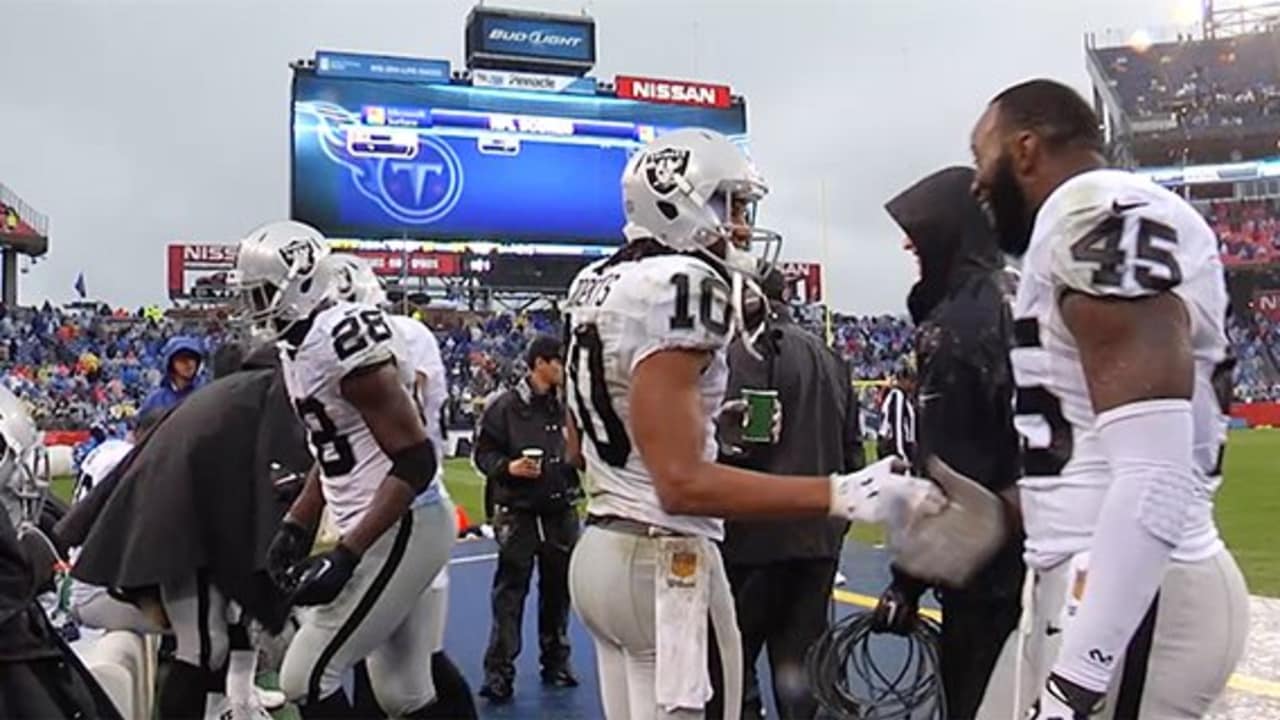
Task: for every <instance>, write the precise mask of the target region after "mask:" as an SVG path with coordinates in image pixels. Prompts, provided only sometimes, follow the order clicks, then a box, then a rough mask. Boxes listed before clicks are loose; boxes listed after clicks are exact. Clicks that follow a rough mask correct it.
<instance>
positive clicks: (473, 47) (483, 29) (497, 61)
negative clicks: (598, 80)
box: [467, 7, 596, 74]
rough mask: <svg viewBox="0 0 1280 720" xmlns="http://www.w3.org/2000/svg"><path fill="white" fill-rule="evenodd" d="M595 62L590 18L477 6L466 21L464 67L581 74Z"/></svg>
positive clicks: (594, 37) (594, 32)
mask: <svg viewBox="0 0 1280 720" xmlns="http://www.w3.org/2000/svg"><path fill="white" fill-rule="evenodd" d="M595 60H596V31H595V21H593V20H592V19H591V18H587V17H577V16H558V15H546V14H542V13H526V12H517V11H510V10H489V9H485V8H482V7H477V8H476V9H474V10H472V12H471V15H470V17H468V19H467V64H468V66H470V67H473V68H488V69H505V70H533V71H542V72H547V71H550V72H562V73H563V72H572V73H575V74H580V73H583V72H586V71H587V70H589V69H591V67H592V66H593V65H594V64H595Z"/></svg>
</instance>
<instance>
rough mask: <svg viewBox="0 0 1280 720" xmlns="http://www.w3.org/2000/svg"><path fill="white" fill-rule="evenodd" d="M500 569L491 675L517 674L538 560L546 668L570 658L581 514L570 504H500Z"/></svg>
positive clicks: (488, 658) (496, 527) (487, 666)
mask: <svg viewBox="0 0 1280 720" xmlns="http://www.w3.org/2000/svg"><path fill="white" fill-rule="evenodd" d="M493 532H494V536H495V537H496V538H497V539H498V569H497V570H496V571H495V572H494V574H493V593H492V600H493V627H492V630H491V631H490V633H489V649H488V650H486V651H485V654H484V671H485V675H486V676H494V675H497V676H502V677H506V678H508V679H511V678H514V677H515V672H516V671H515V659H516V656H517V655H519V654H520V628H521V626H522V624H523V619H524V599H525V596H526V595H528V594H529V577H530V576H531V575H532V574H533V565H534V561H535V560H536V561H537V564H538V645H539V649H540V651H541V657H540V660H541V663H542V668H543V670H556V669H559V668H562V667H565V666H566V665H567V664H568V662H569V628H568V625H569V554H570V553H571V552H572V551H573V546H574V543H576V542H577V541H578V515H577V513H576V512H574V510H573V508H571V507H566V508H564V509H563V510H558V511H554V512H550V513H543V514H536V513H533V512H525V511H521V510H512V509H510V508H504V507H499V508H497V511H496V512H495V513H494V515H493Z"/></svg>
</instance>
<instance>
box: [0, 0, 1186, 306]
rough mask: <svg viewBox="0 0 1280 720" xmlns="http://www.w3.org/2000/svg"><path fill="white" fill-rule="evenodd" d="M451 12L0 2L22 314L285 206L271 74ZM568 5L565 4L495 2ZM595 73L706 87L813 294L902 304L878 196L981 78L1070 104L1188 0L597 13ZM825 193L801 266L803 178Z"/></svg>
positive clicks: (2, 143)
mask: <svg viewBox="0 0 1280 720" xmlns="http://www.w3.org/2000/svg"><path fill="white" fill-rule="evenodd" d="M472 4H473V2H472V0H412V1H398V2H391V1H388V0H310V1H307V2H300V1H299V2H288V1H285V0H149V1H143V0H138V1H132V2H130V1H125V0H81V1H75V0H0V78H3V81H2V85H0V98H3V100H2V101H0V182H4V183H6V184H8V185H9V186H10V187H11V188H13V189H14V190H15V191H16V192H18V193H19V194H20V195H21V196H22V197H23V198H25V199H26V200H27V202H29V203H30V204H31V205H33V206H34V207H36V208H37V209H39V210H41V211H43V212H45V213H46V214H47V215H49V216H50V219H51V226H52V232H51V244H50V248H51V249H50V253H49V255H48V256H46V258H45V259H44V260H43V261H41V263H40V264H39V265H38V266H37V267H35V268H34V269H32V271H31V272H30V273H29V274H27V275H24V276H23V277H22V283H23V287H22V301H23V302H24V303H35V302H41V301H43V300H44V299H46V298H49V299H52V300H54V301H65V300H68V299H70V298H71V297H72V296H73V291H72V284H73V283H74V281H75V278H76V275H77V274H78V273H79V272H81V271H83V272H84V273H85V276H86V279H87V283H88V286H89V290H90V293H91V295H92V296H93V297H95V298H98V299H102V300H106V301H108V302H111V303H113V304H127V305H131V306H136V305H138V304H141V303H149V302H161V301H163V300H164V294H165V275H164V272H165V270H164V268H165V256H164V248H165V246H166V245H167V244H169V243H171V242H194V243H206V242H207V243H221V242H231V241H234V240H235V239H237V238H238V237H239V236H240V234H241V233H243V232H245V231H246V230H248V229H249V228H251V227H253V226H254V225H257V224H258V223H260V222H264V221H266V220H270V219H276V218H281V217H284V216H285V215H286V214H287V213H288V149H289V128H288V120H289V80H290V71H289V69H288V67H287V64H288V62H289V61H291V60H293V59H296V58H301V57H311V56H312V54H313V53H314V51H315V50H316V49H317V48H323V49H335V50H351V51H366V52H380V53H388V54H403V55H413V56H419V57H443V58H447V59H449V60H451V61H453V63H454V66H455V67H460V66H461V65H462V44H463V43H462V28H463V21H464V18H465V17H466V13H467V11H468V9H469V8H470V7H471V5H472ZM490 4H497V5H502V6H504V7H522V8H538V9H545V10H550V11H569V12H576V11H578V10H580V9H581V8H582V7H583V5H584V3H583V2H581V1H580V0H537V1H536V2H531V1H530V0H504V2H501V3H490ZM585 4H586V5H587V6H588V7H589V9H590V12H591V13H592V14H593V15H594V17H595V18H596V23H597V29H598V30H597V32H598V43H599V58H600V61H599V63H598V64H597V66H596V70H595V71H594V72H593V74H594V75H596V76H598V77H600V78H602V79H611V78H612V77H613V75H614V74H615V73H618V72H622V73H631V74H637V75H651V76H656V77H671V78H681V79H703V80H707V81H713V82H725V83H728V84H730V85H732V86H733V88H734V90H735V92H738V93H740V94H743V95H745V96H746V97H747V102H748V125H749V129H750V132H751V135H752V154H753V156H754V158H755V160H756V162H757V164H758V165H759V166H760V168H761V170H762V171H763V173H764V174H765V176H766V177H767V178H768V180H769V181H770V184H771V185H772V188H773V192H772V194H771V196H770V198H769V199H768V200H766V202H765V203H764V205H763V206H762V208H761V224H763V225H768V226H770V227H772V228H773V229H776V230H779V231H780V232H782V233H783V235H784V236H785V237H786V243H785V245H784V250H783V255H784V257H785V258H788V259H794V260H823V259H825V261H826V264H827V288H828V290H829V295H830V298H831V300H832V302H833V305H834V306H835V307H836V308H837V309H840V310H846V311H854V312H882V311H890V312H900V311H901V310H902V308H903V298H904V296H905V293H906V290H907V287H908V286H909V284H910V283H911V281H912V277H911V276H912V274H913V272H914V265H913V264H912V263H911V262H909V261H908V259H907V258H906V257H905V256H904V255H903V254H902V252H901V251H900V249H899V245H900V233H899V232H898V230H897V228H896V227H895V226H894V225H893V223H892V222H891V221H890V220H889V219H888V218H887V216H886V215H885V214H884V211H883V210H882V208H881V206H882V204H883V202H884V201H885V200H886V199H888V198H889V197H890V196H892V195H893V194H894V193H895V192H896V191H898V190H899V189H901V188H903V187H905V186H906V185H908V184H910V183H911V182H913V181H914V180H915V179H917V178H918V177H920V176H922V175H924V174H927V173H929V172H931V171H933V170H935V169H938V168H940V167H943V166H945V165H947V164H952V163H957V162H961V163H963V162H967V160H968V150H967V147H968V139H967V138H968V132H969V128H970V126H971V124H972V122H973V121H974V120H975V119H976V118H977V116H978V114H979V113H980V111H981V109H982V107H983V105H984V104H985V102H986V101H987V99H988V98H989V97H990V96H991V95H992V94H994V93H995V92H997V91H998V90H1000V89H1001V88H1002V87H1004V86H1006V85H1008V84H1010V83H1012V82H1016V81H1019V80H1023V79H1026V78H1029V77H1033V76H1049V77H1053V78H1057V79H1059V80H1063V81H1065V82H1068V83H1070V84H1072V85H1074V86H1076V87H1077V88H1078V89H1080V90H1081V91H1087V89H1088V81H1087V77H1086V75H1085V71H1084V52H1083V49H1082V46H1083V40H1082V36H1083V33H1084V32H1086V31H1094V32H1099V33H1101V32H1102V31H1104V30H1106V29H1108V28H1121V29H1124V30H1126V31H1129V30H1133V29H1136V28H1143V27H1145V28H1155V27H1158V26H1166V27H1167V26H1169V25H1171V24H1172V23H1173V22H1174V21H1175V19H1177V18H1178V17H1185V15H1182V16H1179V14H1178V13H1180V12H1182V13H1185V11H1186V6H1187V5H1188V4H1190V5H1191V6H1194V5H1195V4H1196V3H1195V2H1194V0H1191V2H1190V3H1188V2H1187V0H844V1H836V0H787V1H785V2H784V1H782V0H773V1H770V2H765V1H763V0H754V1H752V0H739V1H736V2H734V1H730V0H648V1H642V0H597V1H596V2H589V3H585ZM824 184H825V186H826V189H827V206H828V210H827V238H828V240H827V243H826V247H827V254H826V257H825V258H823V257H822V243H820V242H819V237H820V234H821V233H820V229H821V225H822V224H821V222H820V202H819V188H820V187H821V186H822V185H824Z"/></svg>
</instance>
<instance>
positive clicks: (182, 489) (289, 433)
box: [58, 348, 312, 630]
mask: <svg viewBox="0 0 1280 720" xmlns="http://www.w3.org/2000/svg"><path fill="white" fill-rule="evenodd" d="M283 380H284V378H283V376H282V375H281V372H280V369H279V364H278V361H277V359H276V356H275V352H274V350H273V349H271V348H267V349H264V350H261V351H259V352H257V353H254V354H253V355H251V356H250V357H249V359H248V360H247V361H246V362H245V366H244V369H243V370H242V371H240V372H236V373H232V374H231V375H228V376H226V377H224V378H220V379H218V380H215V381H213V382H212V383H210V384H208V385H206V386H204V387H202V388H200V389H199V390H197V391H196V392H195V393H193V394H192V395H191V397H190V398H188V399H187V400H186V401H185V402H183V403H182V404H181V405H178V406H176V407H175V408H173V409H172V410H170V411H169V412H168V414H167V415H165V416H164V418H162V419H161V420H160V423H159V424H158V425H156V427H155V428H154V429H153V430H152V431H151V433H150V434H148V435H147V436H146V438H144V439H143V441H142V442H141V443H139V444H138V446H137V447H135V448H134V449H133V450H131V451H130V452H129V454H128V455H126V456H125V458H124V460H122V461H121V462H120V464H119V465H118V466H117V467H116V468H115V469H114V470H113V471H112V472H110V473H109V474H108V475H107V477H106V478H105V479H103V481H102V482H100V483H98V485H97V487H95V488H94V489H93V490H92V491H91V492H90V493H89V495H88V497H86V498H85V499H84V500H82V501H81V502H80V503H78V504H77V505H76V506H75V507H73V508H72V510H71V512H70V513H68V515H67V517H65V518H63V520H62V522H61V523H59V526H58V534H59V535H60V536H61V537H62V539H63V540H64V541H66V542H68V543H69V544H71V545H80V544H83V547H82V549H81V552H80V556H79V558H78V559H77V561H76V564H75V567H74V569H73V570H72V575H74V576H75V577H76V578H77V579H80V580H83V581H85V582H88V583H91V584H94V585H101V586H104V587H108V588H111V589H113V591H116V592H117V593H118V594H120V595H121V596H123V597H130V596H136V595H144V594H150V593H153V592H154V591H155V588H156V587H157V586H158V585H160V584H161V583H164V582H170V581H174V580H178V579H181V578H183V577H185V576H187V575H189V574H190V573H192V572H193V571H194V570H196V569H198V568H206V569H208V570H210V572H211V573H212V576H213V582H214V584H215V585H216V586H217V587H218V588H219V589H220V590H221V591H222V592H223V593H224V594H225V595H227V597H229V598H231V599H232V600H235V601H236V602H237V603H239V604H240V605H241V606H242V607H243V608H244V609H245V611H246V612H247V613H249V615H250V616H252V617H254V618H255V619H257V620H258V621H260V622H262V623H263V624H264V625H266V626H267V627H268V628H271V629H273V630H278V629H279V628H280V627H282V625H283V622H284V620H285V618H286V616H287V610H288V607H287V605H286V604H285V602H284V598H283V597H282V596H281V595H280V593H279V592H278V591H277V590H276V588H275V586H274V584H272V582H271V579H270V578H269V577H268V576H267V573H266V570H265V568H266V551H267V545H268V544H269V543H270V542H271V539H272V537H273V536H274V534H275V530H276V528H277V527H278V525H279V522H280V518H281V517H282V516H283V514H284V511H285V510H286V509H287V503H286V502H285V501H284V499H283V498H281V497H279V496H278V495H277V493H276V490H275V488H274V486H273V484H272V476H273V473H275V472H277V471H278V470H273V467H272V466H273V464H278V467H279V468H280V469H282V470H283V471H284V472H289V471H293V472H305V471H306V470H307V469H308V468H309V467H310V466H311V463H312V460H311V456H310V453H309V452H308V451H307V447H306V440H305V435H304V431H303V428H302V424H301V423H300V422H298V419H297V416H296V415H295V414H294V412H293V409H292V407H291V405H290V403H289V398H288V395H287V394H286V391H285V388H284V382H283Z"/></svg>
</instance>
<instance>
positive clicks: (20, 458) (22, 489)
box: [0, 435, 50, 534]
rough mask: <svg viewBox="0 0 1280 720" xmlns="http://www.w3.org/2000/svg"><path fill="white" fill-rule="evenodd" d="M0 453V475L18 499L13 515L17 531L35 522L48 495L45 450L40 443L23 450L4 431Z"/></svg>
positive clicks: (21, 532) (37, 520)
mask: <svg viewBox="0 0 1280 720" xmlns="http://www.w3.org/2000/svg"><path fill="white" fill-rule="evenodd" d="M0 443H3V445H4V451H3V453H0V477H3V478H4V482H6V483H8V485H9V489H10V491H11V492H12V494H13V496H14V497H15V498H17V501H18V508H17V511H18V517H16V518H13V520H14V525H15V526H16V528H17V530H18V533H19V534H23V533H24V532H25V531H26V530H27V529H30V528H33V527H36V526H38V524H39V522H40V514H41V512H43V510H44V504H45V501H46V500H47V498H48V496H49V480H50V469H49V453H48V451H47V450H46V449H45V447H44V445H42V444H40V443H38V442H37V443H36V444H35V445H32V446H31V447H29V448H26V449H25V450H23V449H21V448H19V447H18V446H16V445H15V444H14V442H13V441H12V440H11V439H10V438H8V437H5V436H4V435H0Z"/></svg>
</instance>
